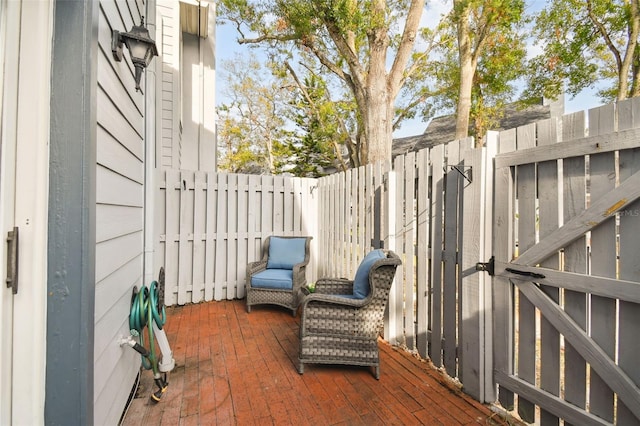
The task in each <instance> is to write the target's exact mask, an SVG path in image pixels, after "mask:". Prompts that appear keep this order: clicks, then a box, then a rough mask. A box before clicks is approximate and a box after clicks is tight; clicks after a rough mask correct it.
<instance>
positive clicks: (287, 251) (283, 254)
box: [267, 237, 306, 269]
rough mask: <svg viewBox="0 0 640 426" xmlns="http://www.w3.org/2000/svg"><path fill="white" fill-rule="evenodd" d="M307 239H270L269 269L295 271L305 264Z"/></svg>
mask: <svg viewBox="0 0 640 426" xmlns="http://www.w3.org/2000/svg"><path fill="white" fill-rule="evenodd" d="M305 243H306V238H280V237H271V238H269V259H268V260H267V269H293V265H295V264H297V263H301V262H304V255H305V250H304V246H305Z"/></svg>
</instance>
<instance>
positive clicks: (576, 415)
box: [496, 371, 611, 426]
mask: <svg viewBox="0 0 640 426" xmlns="http://www.w3.org/2000/svg"><path fill="white" fill-rule="evenodd" d="M496 378H497V380H498V382H499V383H500V385H501V386H503V387H504V388H507V389H509V390H510V391H511V392H516V393H518V394H520V395H524V396H525V397H526V398H528V399H530V400H531V401H533V402H535V403H536V404H537V405H540V406H542V407H545V408H547V410H549V411H550V412H551V413H554V414H555V415H556V416H557V417H562V418H563V419H564V420H565V424H567V423H566V422H573V423H574V424H579V425H581V426H591V425H593V426H606V425H611V423H609V422H607V421H605V420H602V419H601V418H599V417H598V416H595V415H593V414H589V413H587V412H586V411H583V410H580V409H577V408H576V407H575V406H573V405H571V404H568V403H566V402H565V401H563V400H562V399H560V398H558V397H556V396H555V395H552V394H550V393H546V392H541V391H540V389H538V388H536V387H535V386H533V385H531V384H529V383H527V382H525V381H524V380H520V379H518V378H517V377H514V376H509V375H507V374H505V373H503V372H501V371H498V372H497V373H496Z"/></svg>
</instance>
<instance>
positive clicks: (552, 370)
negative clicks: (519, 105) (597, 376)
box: [536, 119, 560, 425]
mask: <svg viewBox="0 0 640 426" xmlns="http://www.w3.org/2000/svg"><path fill="white" fill-rule="evenodd" d="M537 131H538V145H539V146H547V147H549V149H554V148H555V146H551V145H552V144H555V143H556V142H557V120H556V119H550V120H546V121H543V122H538V123H537ZM558 179H559V174H558V160H550V161H544V162H541V163H539V164H538V203H539V207H538V226H539V234H540V238H544V237H546V236H547V235H550V234H552V233H553V232H555V231H556V229H558V227H559V217H558V216H559V211H560V209H559V196H558V186H559V183H558ZM542 265H543V266H545V267H547V268H551V269H558V268H559V266H560V253H559V252H557V251H556V252H553V253H552V254H551V256H549V257H548V258H547V259H545V260H544V261H543V262H542ZM541 288H542V290H543V291H544V293H545V294H546V295H547V296H549V298H550V299H551V300H553V301H554V302H555V303H559V301H560V291H559V289H557V288H555V287H552V286H544V285H542V286H541ZM539 361H540V364H539V366H536V370H538V371H539V373H538V375H539V376H540V389H542V390H544V391H546V392H548V393H550V394H552V395H554V396H559V395H560V333H558V330H556V329H555V328H554V327H553V325H551V323H550V322H549V321H548V320H547V319H546V318H545V317H544V316H543V317H541V318H540V360H539ZM540 424H542V425H558V424H559V419H558V416H556V415H554V414H553V413H551V412H549V411H548V410H546V409H544V408H541V410H540Z"/></svg>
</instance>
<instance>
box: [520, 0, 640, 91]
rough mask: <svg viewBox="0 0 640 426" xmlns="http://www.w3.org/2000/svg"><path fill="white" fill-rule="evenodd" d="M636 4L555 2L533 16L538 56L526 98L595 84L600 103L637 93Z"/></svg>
mask: <svg viewBox="0 0 640 426" xmlns="http://www.w3.org/2000/svg"><path fill="white" fill-rule="evenodd" d="M639 31H640V6H639V2H638V0H554V1H553V2H551V3H549V5H548V6H547V7H546V8H544V9H543V10H542V11H540V13H539V14H538V15H537V18H536V22H535V26H534V32H533V36H534V37H535V38H536V39H537V40H539V41H538V44H539V45H540V46H541V48H542V53H541V54H539V55H537V56H536V57H534V58H533V59H532V61H531V64H530V66H531V69H532V70H533V72H532V74H531V77H530V78H529V87H528V90H527V91H526V96H529V97H534V96H539V95H540V93H542V94H544V95H545V96H547V97H551V98H553V97H557V96H558V95H560V94H561V93H563V92H564V91H566V92H567V93H569V94H570V95H576V94H578V93H579V92H580V91H581V90H583V89H585V88H587V87H592V86H593V85H594V84H596V83H604V84H605V87H604V88H603V89H602V90H600V92H599V95H600V97H601V99H602V100H604V101H612V100H616V99H617V100H622V99H626V98H627V97H634V96H638V94H639V93H640V85H639V81H638V79H639V78H640V50H639V49H638V32H639Z"/></svg>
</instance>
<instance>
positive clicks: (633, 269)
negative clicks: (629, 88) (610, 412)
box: [616, 98, 640, 425]
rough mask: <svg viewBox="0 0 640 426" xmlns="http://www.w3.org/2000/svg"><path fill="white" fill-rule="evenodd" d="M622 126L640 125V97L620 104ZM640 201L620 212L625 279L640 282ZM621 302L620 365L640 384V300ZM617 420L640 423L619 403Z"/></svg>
mask: <svg viewBox="0 0 640 426" xmlns="http://www.w3.org/2000/svg"><path fill="white" fill-rule="evenodd" d="M617 105H618V126H619V128H620V130H623V129H627V128H637V127H639V126H640V98H631V99H628V100H626V101H622V102H618V104H617ZM619 164H620V166H619V168H620V181H624V180H626V179H627V178H629V177H630V176H632V175H633V174H635V173H637V172H638V171H640V147H638V148H635V149H630V150H624V151H621V152H620V163H619ZM638 217H640V201H636V202H635V203H633V204H631V205H630V206H628V207H627V208H625V209H624V210H623V211H621V212H620V228H619V235H620V274H619V277H620V279H621V280H629V281H633V282H635V283H638V287H640V271H639V270H638V267H637V263H638V261H637V259H638V255H637V254H638V253H640V239H638V237H637V236H638V235H640V220H638ZM634 302H635V303H634ZM634 302H627V301H624V300H621V301H620V302H619V318H618V323H619V326H618V334H619V339H618V365H620V368H621V369H622V370H623V371H624V372H625V373H626V374H627V375H628V376H629V378H630V379H631V380H633V382H634V383H635V384H636V386H638V385H640V369H638V368H637V366H638V361H637V354H638V353H640V339H639V338H638V324H640V300H635V301H634ZM616 414H617V415H616V420H617V423H618V424H619V425H631V424H635V423H637V422H639V421H640V417H637V416H636V415H634V414H633V412H632V411H631V410H630V409H629V407H627V405H626V404H625V403H624V402H618V406H617V413H616Z"/></svg>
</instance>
